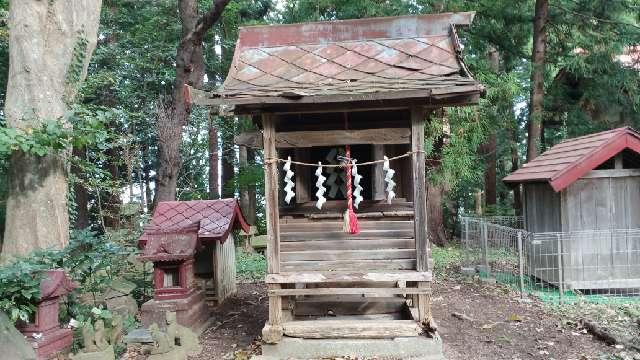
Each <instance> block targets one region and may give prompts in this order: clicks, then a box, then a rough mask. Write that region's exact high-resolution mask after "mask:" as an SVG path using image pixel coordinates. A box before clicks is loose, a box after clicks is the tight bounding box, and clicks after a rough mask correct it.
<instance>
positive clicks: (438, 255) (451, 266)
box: [431, 246, 462, 276]
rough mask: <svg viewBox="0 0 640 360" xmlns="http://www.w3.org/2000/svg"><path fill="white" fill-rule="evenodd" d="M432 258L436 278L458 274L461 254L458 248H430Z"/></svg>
mask: <svg viewBox="0 0 640 360" xmlns="http://www.w3.org/2000/svg"><path fill="white" fill-rule="evenodd" d="M431 255H432V256H433V266H434V269H433V270H434V273H435V274H436V276H449V275H448V274H449V273H458V270H459V269H458V268H459V267H460V264H461V263H462V254H461V252H460V247H459V246H450V247H440V246H433V247H432V248H431Z"/></svg>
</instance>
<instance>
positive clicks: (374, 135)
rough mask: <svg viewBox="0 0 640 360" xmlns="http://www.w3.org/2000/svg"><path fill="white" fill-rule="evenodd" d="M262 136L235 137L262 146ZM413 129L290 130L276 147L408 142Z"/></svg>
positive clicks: (278, 138)
mask: <svg viewBox="0 0 640 360" xmlns="http://www.w3.org/2000/svg"><path fill="white" fill-rule="evenodd" d="M260 138H261V136H260V134H259V133H257V132H250V133H242V134H239V135H237V136H236V137H235V143H236V145H242V146H247V147H250V148H262V141H261V139H260ZM410 141H411V131H410V130H409V129H405V128H386V129H366V130H349V131H346V132H345V131H344V130H326V131H290V132H279V133H278V134H277V135H276V148H279V149H284V148H308V147H313V146H335V145H353V144H408V143H409V142H410Z"/></svg>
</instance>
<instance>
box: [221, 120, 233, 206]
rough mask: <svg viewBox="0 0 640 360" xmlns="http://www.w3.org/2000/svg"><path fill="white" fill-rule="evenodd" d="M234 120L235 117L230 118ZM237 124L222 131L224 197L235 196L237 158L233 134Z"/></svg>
mask: <svg viewBox="0 0 640 360" xmlns="http://www.w3.org/2000/svg"><path fill="white" fill-rule="evenodd" d="M228 121H230V122H232V121H234V120H233V119H228ZM233 128H235V126H233V127H231V129H229V128H227V129H223V131H222V167H221V168H222V174H221V183H222V197H223V198H232V197H234V195H235V194H234V193H235V191H234V190H235V189H234V188H233V176H234V175H235V169H234V166H233V163H234V160H235V151H234V144H233V136H234V130H233Z"/></svg>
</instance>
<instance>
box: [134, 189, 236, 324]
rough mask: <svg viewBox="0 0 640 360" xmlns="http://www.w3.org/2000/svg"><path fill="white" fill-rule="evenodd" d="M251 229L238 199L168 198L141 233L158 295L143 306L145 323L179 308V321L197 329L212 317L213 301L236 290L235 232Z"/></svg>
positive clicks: (141, 243) (160, 320)
mask: <svg viewBox="0 0 640 360" xmlns="http://www.w3.org/2000/svg"><path fill="white" fill-rule="evenodd" d="M240 229H242V230H245V231H248V229H249V226H248V225H247V224H246V223H245V221H244V218H243V216H242V213H241V211H240V207H239V205H238V202H237V201H236V200H235V199H221V200H197V201H167V202H161V203H159V204H158V205H157V206H156V209H155V211H154V213H153V217H152V219H151V222H150V223H149V225H147V226H146V227H145V230H144V233H143V234H142V236H140V239H139V241H138V246H139V247H140V248H141V249H142V254H141V255H140V257H139V258H140V259H141V260H143V261H151V262H153V271H154V275H153V279H154V281H153V283H154V298H153V299H152V300H150V301H148V302H146V303H144V304H143V305H142V308H141V312H142V322H143V323H144V324H145V325H146V326H148V325H150V324H152V323H154V322H155V323H157V324H159V325H161V326H162V325H163V324H164V320H163V319H164V317H165V315H164V313H165V312H166V311H175V312H176V313H177V320H178V323H180V324H181V325H184V326H189V327H193V328H197V327H198V326H199V325H201V324H202V323H203V322H204V321H206V320H207V319H208V311H209V310H208V307H207V304H214V303H215V304H219V303H221V302H222V301H224V299H225V298H226V297H228V296H229V295H231V294H233V293H234V292H235V290H236V286H235V276H236V270H235V269H236V268H235V246H234V242H233V235H232V231H233V230H240Z"/></svg>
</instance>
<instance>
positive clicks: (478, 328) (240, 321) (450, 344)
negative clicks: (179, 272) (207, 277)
mask: <svg viewBox="0 0 640 360" xmlns="http://www.w3.org/2000/svg"><path fill="white" fill-rule="evenodd" d="M433 313H434V316H435V318H436V321H437V324H438V329H439V332H440V335H441V336H442V338H443V340H444V344H445V356H446V357H447V359H449V360H458V359H464V360H469V359H514V360H515V359H557V360H560V359H566V360H569V359H575V360H586V359H602V358H608V359H611V358H612V357H610V356H611V355H613V354H617V355H618V356H619V357H616V358H619V359H626V358H628V359H632V358H633V357H631V356H629V355H627V354H629V353H628V352H625V351H626V350H624V349H616V348H614V347H612V346H607V345H605V344H603V343H601V342H600V341H598V340H596V339H594V338H593V337H592V336H591V335H589V334H586V333H585V332H584V331H583V330H582V329H581V328H579V326H578V325H577V324H575V323H572V322H570V321H567V320H564V319H561V318H560V317H558V316H557V315H554V314H552V313H551V312H550V311H548V310H546V309H545V306H544V305H543V304H542V303H540V302H539V301H536V300H532V301H521V300H520V299H519V296H518V295H517V294H515V293H512V292H509V291H508V290H506V289H505V288H503V287H501V286H499V285H495V284H487V283H479V282H477V280H475V281H474V280H469V281H465V280H460V281H455V280H446V281H441V282H436V283H435V284H434V295H433ZM453 313H458V314H463V315H464V316H461V317H462V318H464V319H460V318H458V317H454V316H452V314H453ZM266 317H267V297H266V294H265V288H264V286H263V285H262V284H255V283H245V284H239V289H238V294H237V296H235V297H233V298H231V299H229V300H228V301H227V302H225V304H224V305H223V306H222V307H221V308H219V309H218V310H217V311H216V312H215V314H214V322H213V326H212V327H210V328H209V329H208V330H206V331H205V332H204V333H203V334H202V336H201V342H202V345H203V348H204V350H203V352H202V353H201V354H200V355H199V356H195V357H191V358H190V359H191V360H199V359H234V360H244V359H248V358H250V357H251V355H253V354H259V353H260V347H259V345H258V344H259V336H260V331H261V329H262V326H263V325H264V322H265V320H266Z"/></svg>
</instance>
